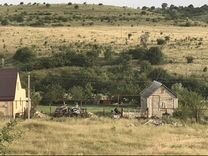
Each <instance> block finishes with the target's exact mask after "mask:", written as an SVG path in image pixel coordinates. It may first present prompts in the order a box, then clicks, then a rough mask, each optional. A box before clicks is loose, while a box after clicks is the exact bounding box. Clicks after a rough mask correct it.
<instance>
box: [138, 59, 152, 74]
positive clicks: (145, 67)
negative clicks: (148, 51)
mask: <svg viewBox="0 0 208 156" xmlns="http://www.w3.org/2000/svg"><path fill="white" fill-rule="evenodd" d="M152 70H153V68H152V65H151V63H149V62H148V61H142V62H141V63H140V71H141V72H144V73H149V72H151V71H152Z"/></svg>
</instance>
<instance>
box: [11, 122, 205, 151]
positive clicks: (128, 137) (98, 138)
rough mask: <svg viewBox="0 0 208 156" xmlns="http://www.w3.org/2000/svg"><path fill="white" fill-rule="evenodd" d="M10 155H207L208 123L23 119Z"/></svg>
mask: <svg viewBox="0 0 208 156" xmlns="http://www.w3.org/2000/svg"><path fill="white" fill-rule="evenodd" d="M18 129H21V130H22V137H21V138H19V139H17V140H16V141H15V142H13V143H12V144H11V145H10V146H9V150H10V154H14V153H15V154H33V155H34V154H38V155H42V154H45V155H51V154H52V155H55V154H75V155H79V154H80V155H81V154H85V155H86V154H88V155H91V154H116V155H119V154H125V155H131V154H133V155H135V154H150V155H151V154H160V155H161V154H180V155H181V154H196V155H197V154H206V153H207V152H208V151H207V144H208V142H207V139H206V137H207V125H198V124H193V125H186V126H182V127H174V126H172V125H165V126H160V127H155V126H152V125H144V124H143V123H142V121H138V120H125V119H121V120H112V119H107V118H98V119H64V118H61V119H57V121H50V120H30V121H25V122H21V123H20V124H19V126H18Z"/></svg>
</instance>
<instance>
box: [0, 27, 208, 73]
mask: <svg viewBox="0 0 208 156" xmlns="http://www.w3.org/2000/svg"><path fill="white" fill-rule="evenodd" d="M144 32H149V33H150V38H149V43H148V44H149V46H153V45H156V44H157V43H156V40H157V39H158V38H164V37H165V36H169V37H170V41H169V42H168V43H167V44H166V45H164V46H163V52H164V53H165V55H166V56H167V61H171V63H169V64H166V65H164V66H163V68H165V69H167V70H168V71H170V72H171V73H177V74H183V75H191V74H195V75H204V76H207V73H203V72H202V70H203V68H204V67H205V66H208V53H207V48H208V33H207V28H205V27H176V26H135V27H130V26H92V27H47V28H33V27H12V26H11V27H0V52H1V54H5V55H7V54H13V53H14V52H15V51H16V49H17V48H19V47H25V46H28V47H32V48H34V49H35V51H36V52H37V53H38V55H39V56H42V55H43V56H44V55H49V54H51V53H52V52H56V51H58V49H59V47H61V46H69V45H70V46H74V45H82V46H84V45H87V44H90V43H91V44H99V45H111V46H112V47H114V49H115V51H116V52H121V51H122V50H124V49H126V48H129V47H133V46H136V45H139V38H140V36H141V35H142V34H143V33H144ZM128 34H131V37H130V39H128ZM76 47H77V46H76ZM187 56H193V57H194V63H192V64H187V63H186V57H187Z"/></svg>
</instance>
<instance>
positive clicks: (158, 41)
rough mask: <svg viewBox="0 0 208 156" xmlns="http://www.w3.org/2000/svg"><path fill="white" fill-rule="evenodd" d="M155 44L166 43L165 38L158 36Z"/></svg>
mask: <svg viewBox="0 0 208 156" xmlns="http://www.w3.org/2000/svg"><path fill="white" fill-rule="evenodd" d="M157 44H158V45H164V44H166V40H164V39H161V38H159V39H157Z"/></svg>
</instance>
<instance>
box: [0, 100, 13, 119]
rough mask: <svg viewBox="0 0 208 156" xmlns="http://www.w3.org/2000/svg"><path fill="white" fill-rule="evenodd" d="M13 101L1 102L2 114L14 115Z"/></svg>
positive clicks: (6, 115) (0, 113)
mask: <svg viewBox="0 0 208 156" xmlns="http://www.w3.org/2000/svg"><path fill="white" fill-rule="evenodd" d="M12 105H13V102H12V101H1V102H0V116H5V117H12Z"/></svg>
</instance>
